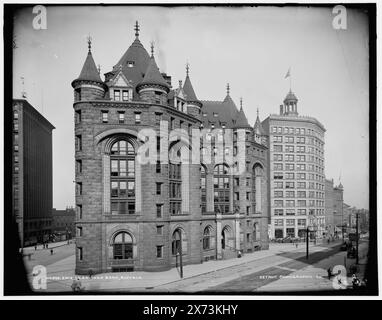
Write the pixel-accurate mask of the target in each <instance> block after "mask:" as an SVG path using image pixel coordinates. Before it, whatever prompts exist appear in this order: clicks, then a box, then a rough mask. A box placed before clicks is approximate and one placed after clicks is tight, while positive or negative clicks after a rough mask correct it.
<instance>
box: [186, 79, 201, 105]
mask: <svg viewBox="0 0 382 320" xmlns="http://www.w3.org/2000/svg"><path fill="white" fill-rule="evenodd" d="M183 90H184V93H185V94H186V96H187V101H188V102H192V101H199V100H198V98H197V97H196V94H195V91H194V88H193V86H192V83H191V80H190V77H189V75H187V76H186V80H185V81H184V86H183Z"/></svg>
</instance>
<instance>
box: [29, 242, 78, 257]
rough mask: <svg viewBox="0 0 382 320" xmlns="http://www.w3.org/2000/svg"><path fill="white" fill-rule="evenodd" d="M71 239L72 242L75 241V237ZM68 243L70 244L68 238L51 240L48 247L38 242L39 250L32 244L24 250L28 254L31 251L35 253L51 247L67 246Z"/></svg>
mask: <svg viewBox="0 0 382 320" xmlns="http://www.w3.org/2000/svg"><path fill="white" fill-rule="evenodd" d="M69 241H70V243H74V242H75V239H70V240H69ZM67 244H68V240H65V241H58V242H49V243H48V249H46V248H43V246H42V244H38V245H37V250H35V247H34V246H30V247H24V248H23V252H24V254H28V253H31V252H32V253H33V252H35V251H38V250H49V249H54V248H58V247H62V246H65V245H67Z"/></svg>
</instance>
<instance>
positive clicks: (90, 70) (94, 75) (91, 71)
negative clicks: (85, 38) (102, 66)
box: [74, 50, 103, 83]
mask: <svg viewBox="0 0 382 320" xmlns="http://www.w3.org/2000/svg"><path fill="white" fill-rule="evenodd" d="M77 80H85V81H96V82H100V83H103V82H102V80H101V77H100V76H99V73H98V70H97V67H96V64H95V62H94V59H93V56H92V53H91V51H90V50H89V52H88V54H87V56H86V60H85V63H84V65H83V67H82V70H81V73H80V75H79V77H78V78H77V79H75V80H74V81H77Z"/></svg>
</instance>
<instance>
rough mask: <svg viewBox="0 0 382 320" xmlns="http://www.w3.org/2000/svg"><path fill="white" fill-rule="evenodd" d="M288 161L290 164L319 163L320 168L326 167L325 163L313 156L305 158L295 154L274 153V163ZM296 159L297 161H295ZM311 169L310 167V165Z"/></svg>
mask: <svg viewBox="0 0 382 320" xmlns="http://www.w3.org/2000/svg"><path fill="white" fill-rule="evenodd" d="M283 159H284V161H288V162H294V161H296V162H314V163H317V164H318V165H320V166H323V165H324V161H323V160H322V159H320V158H318V157H314V156H311V155H308V156H305V155H299V154H297V155H296V156H295V155H294V154H285V155H283V154H279V153H274V154H273V161H283ZM295 159H296V160H295ZM308 167H309V165H308Z"/></svg>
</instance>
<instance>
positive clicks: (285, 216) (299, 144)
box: [263, 91, 325, 239]
mask: <svg viewBox="0 0 382 320" xmlns="http://www.w3.org/2000/svg"><path fill="white" fill-rule="evenodd" d="M297 102H298V99H297V97H296V95H295V94H294V93H293V92H292V91H289V93H288V94H287V96H286V97H285V99H284V103H283V104H282V105H280V113H279V114H272V115H270V116H269V117H268V118H266V119H265V120H264V121H263V128H264V129H265V131H266V134H267V135H269V153H270V156H269V183H270V185H269V192H270V205H269V214H270V218H271V226H270V233H271V238H272V239H275V238H276V239H278V238H285V237H292V238H293V237H304V236H305V230H306V229H307V226H311V229H315V230H316V231H317V232H316V237H318V238H319V237H322V236H323V233H324V231H325V173H324V169H325V167H324V160H325V158H324V134H325V128H324V126H323V125H322V124H321V123H320V122H319V121H318V120H317V119H315V118H312V117H307V116H300V115H299V114H298V111H297Z"/></svg>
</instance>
